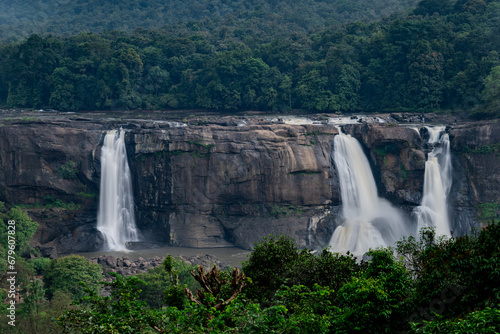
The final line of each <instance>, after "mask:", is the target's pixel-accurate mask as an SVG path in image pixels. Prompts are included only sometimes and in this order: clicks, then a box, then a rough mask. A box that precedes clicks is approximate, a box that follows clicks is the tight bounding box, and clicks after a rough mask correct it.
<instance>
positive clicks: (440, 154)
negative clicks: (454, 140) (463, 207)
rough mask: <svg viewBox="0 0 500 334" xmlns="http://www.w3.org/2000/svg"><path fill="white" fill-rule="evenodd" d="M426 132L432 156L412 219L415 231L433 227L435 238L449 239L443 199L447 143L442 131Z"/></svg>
mask: <svg viewBox="0 0 500 334" xmlns="http://www.w3.org/2000/svg"><path fill="white" fill-rule="evenodd" d="M426 129H427V130H428V131H429V134H430V136H429V141H428V143H429V144H430V145H433V146H434V147H433V149H432V152H430V153H429V154H428V157H427V161H426V162H425V174H424V193H423V197H422V203H421V205H420V206H419V207H416V208H415V210H414V212H413V215H414V216H415V217H416V220H417V231H419V230H420V229H421V228H423V227H435V229H436V236H441V235H444V236H448V237H449V236H450V235H451V234H450V222H449V217H448V205H447V196H448V194H449V193H450V189H451V184H452V169H451V154H450V139H449V136H448V134H447V133H445V132H444V130H445V127H444V126H439V127H433V128H431V127H426Z"/></svg>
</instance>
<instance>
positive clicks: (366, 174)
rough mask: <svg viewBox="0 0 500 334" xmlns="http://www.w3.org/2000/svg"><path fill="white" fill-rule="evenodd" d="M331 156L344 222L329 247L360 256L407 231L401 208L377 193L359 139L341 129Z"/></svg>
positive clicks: (384, 244) (335, 232) (337, 229)
mask: <svg viewBox="0 0 500 334" xmlns="http://www.w3.org/2000/svg"><path fill="white" fill-rule="evenodd" d="M333 158H334V162H335V166H336V168H337V171H338V174H339V182H340V191H341V197H342V214H343V219H344V222H343V224H342V225H340V226H338V227H337V228H336V229H335V231H334V233H333V235H332V238H331V240H330V246H331V249H332V251H333V252H341V253H345V252H346V251H350V252H351V253H353V254H354V255H356V256H362V255H363V254H364V253H366V252H367V251H368V250H369V249H370V248H372V249H373V248H377V247H383V246H390V245H392V244H394V243H395V242H396V241H397V240H399V239H400V238H401V237H402V236H403V235H407V234H409V228H407V226H406V223H405V221H404V219H403V216H402V214H401V213H400V211H399V210H398V209H396V208H394V207H393V206H392V205H391V204H390V203H389V202H388V201H387V200H385V199H383V198H380V197H378V193H377V186H376V184H375V180H374V178H373V174H372V171H371V168H370V164H369V163H368V160H367V158H366V156H365V154H364V152H363V149H362V148H361V145H360V144H359V142H358V141H357V140H356V139H355V138H353V137H351V136H350V135H345V134H343V133H342V132H340V133H339V134H338V135H337V136H335V138H334V154H333Z"/></svg>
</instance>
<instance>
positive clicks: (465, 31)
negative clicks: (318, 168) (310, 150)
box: [0, 0, 500, 117]
mask: <svg viewBox="0 0 500 334" xmlns="http://www.w3.org/2000/svg"><path fill="white" fill-rule="evenodd" d="M184 28H185V29H180V30H178V31H177V30H175V29H174V28H173V27H170V28H165V29H137V30H135V31H133V32H125V31H108V32H103V33H100V34H94V33H81V34H78V35H74V36H71V37H57V36H47V37H41V36H39V35H32V36H30V37H29V38H27V39H26V40H23V41H20V42H15V43H7V44H3V45H1V46H0V59H1V60H0V63H1V66H0V105H4V106H6V107H24V108H53V109H56V110H63V111H68V110H71V111H78V110H120V109H205V110H217V111H238V110H264V111H275V112H276V111H287V110H290V109H302V110H307V111H314V112H347V111H349V112H353V111H368V112H371V111H391V110H418V111H429V110H435V109H452V110H467V111H474V112H476V115H477V116H478V117H484V116H489V115H491V114H495V112H497V111H498V103H499V102H498V100H499V99H498V96H499V92H498V82H499V77H500V67H498V66H499V65H500V59H499V51H500V38H499V36H500V1H499V0H458V1H456V2H455V3H453V2H451V0H450V1H444V2H443V1H440V0H439V1H438V0H423V1H422V2H420V3H419V4H418V5H417V7H416V8H415V9H414V10H413V11H412V12H410V13H408V14H407V15H404V16H400V17H395V18H392V19H385V20H382V21H380V22H375V23H363V22H354V23H351V24H348V25H345V26H343V27H341V28H332V29H328V30H323V31H322V32H320V33H310V34H308V35H300V34H298V35H296V34H293V33H292V32H290V34H289V35H288V36H286V37H284V36H281V37H276V38H271V39H263V38H259V37H256V36H254V34H253V31H252V26H248V25H244V24H241V25H232V26H227V27H223V28H220V29H218V30H209V29H208V28H206V29H200V28H199V27H193V26H191V27H189V26H188V25H185V26H184Z"/></svg>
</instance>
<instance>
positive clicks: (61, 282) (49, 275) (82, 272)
mask: <svg viewBox="0 0 500 334" xmlns="http://www.w3.org/2000/svg"><path fill="white" fill-rule="evenodd" d="M101 271H102V268H101V266H100V265H99V264H97V263H92V262H90V261H89V260H87V259H86V258H84V257H83V256H79V255H69V256H65V257H62V258H59V259H55V260H52V263H51V264H50V266H49V267H48V268H46V270H45V276H44V282H45V285H46V288H47V295H48V297H49V298H52V296H53V295H54V293H55V292H56V291H62V292H69V293H71V294H73V296H74V298H75V299H77V300H78V299H80V298H82V297H83V295H84V291H83V288H82V287H81V286H80V285H79V282H83V283H85V284H86V285H87V287H88V288H90V289H94V290H95V291H97V290H98V287H99V282H100V281H101V279H102V274H101Z"/></svg>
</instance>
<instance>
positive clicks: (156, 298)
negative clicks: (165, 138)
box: [0, 202, 500, 334]
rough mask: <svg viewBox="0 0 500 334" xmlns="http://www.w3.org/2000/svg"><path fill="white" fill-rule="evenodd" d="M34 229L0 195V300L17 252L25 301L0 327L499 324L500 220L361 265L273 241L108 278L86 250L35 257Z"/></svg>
mask: <svg viewBox="0 0 500 334" xmlns="http://www.w3.org/2000/svg"><path fill="white" fill-rule="evenodd" d="M13 220H15V221H16V230H17V234H16V238H17V241H18V242H17V244H16V245H15V248H14V249H11V248H9V247H7V246H4V245H8V244H9V243H8V242H7V236H8V235H9V232H8V231H10V228H9V229H8V228H7V226H10V225H8V224H5V223H7V222H9V221H13ZM36 227H37V223H35V222H33V221H32V220H31V219H30V218H29V217H28V216H27V214H26V213H25V212H23V211H21V210H20V209H19V208H16V207H10V208H7V207H6V206H5V205H4V204H3V203H1V202H0V255H1V256H0V273H1V274H0V277H1V278H2V282H3V283H2V285H1V286H0V297H1V298H2V300H5V298H6V297H7V295H8V294H9V293H10V292H9V284H7V283H8V282H9V281H8V280H7V275H6V274H5V273H6V272H7V268H8V263H7V261H6V259H7V256H6V255H7V253H8V252H9V254H10V252H13V251H14V252H16V254H24V257H21V256H17V258H16V264H15V266H16V270H17V275H16V282H17V284H19V286H20V287H21V288H20V289H19V291H20V296H21V297H22V298H23V302H22V303H20V302H17V303H16V304H15V312H14V313H15V324H16V326H15V327H14V326H11V325H9V324H8V322H7V320H8V319H9V318H8V317H7V316H8V315H9V314H12V313H10V310H9V309H7V307H2V309H1V310H0V314H1V315H2V319H3V321H1V322H0V331H1V332H2V333H7V332H12V333H37V334H44V333H85V334H87V333H130V334H132V333H265V334H268V333H303V334H307V333H311V334H321V333H377V334H378V333H459V334H460V333H464V334H465V333H498V332H499V331H500V309H499V308H498V305H499V303H500V288H499V286H498V282H499V280H500V267H499V265H500V262H499V255H500V254H499V251H500V249H499V247H498V240H499V239H500V223H498V222H497V223H494V222H491V223H490V224H487V225H486V226H485V227H484V228H483V229H481V230H476V231H473V232H472V233H471V234H470V235H467V236H464V237H451V238H436V237H435V234H434V231H433V230H432V229H424V230H422V231H421V233H420V236H419V238H418V239H416V238H414V237H408V238H406V239H403V240H401V241H400V242H398V243H397V245H396V247H394V248H392V249H391V248H381V249H376V250H371V251H370V252H368V253H367V254H366V255H365V256H364V257H363V260H360V259H355V258H354V257H353V256H352V255H351V254H343V255H342V254H334V253H331V252H330V251H329V250H328V249H325V250H323V251H320V252H318V253H316V254H314V253H312V252H311V251H309V250H307V249H299V247H298V246H297V244H296V243H295V242H294V241H293V240H292V239H289V238H288V237H283V236H269V237H266V238H264V239H263V240H262V241H261V242H259V243H257V244H256V245H255V250H254V251H253V252H252V253H251V255H250V257H249V259H248V260H247V261H245V262H243V266H242V270H239V269H236V268H228V269H227V270H225V271H221V270H220V269H219V268H217V267H215V266H214V267H213V268H212V269H211V270H208V268H206V269H202V267H197V268H196V267H194V266H192V265H190V264H188V263H185V262H183V261H181V260H179V259H174V258H172V257H171V256H167V257H166V258H165V260H164V262H163V265H162V266H158V267H156V268H152V269H149V271H148V272H144V273H140V274H138V275H135V276H129V277H122V276H120V275H118V274H116V273H111V274H110V275H111V277H112V279H108V280H106V281H103V279H104V277H103V275H102V273H101V271H102V267H101V266H100V265H99V264H98V263H93V262H91V261H89V260H87V259H85V258H84V257H81V256H78V255H69V256H65V257H61V258H58V259H52V260H51V259H48V258H42V257H39V254H38V253H37V250H36V249H33V248H31V247H30V246H29V240H30V238H31V237H32V236H33V234H34V233H35V230H36ZM105 274H106V273H105ZM101 281H102V282H101ZM79 282H82V283H80V284H79ZM9 300H12V297H9ZM11 320H12V319H11Z"/></svg>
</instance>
